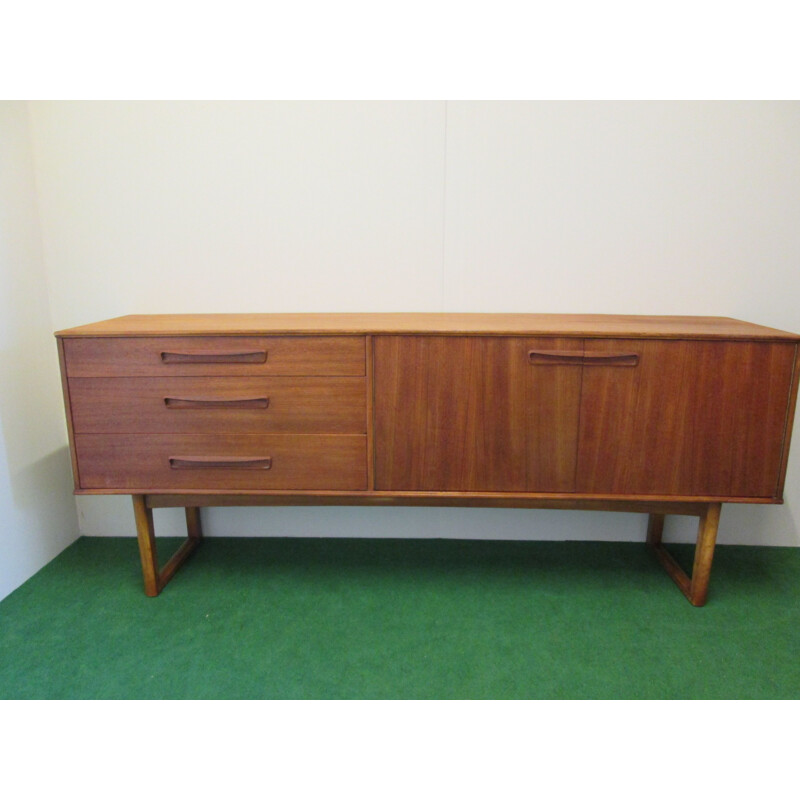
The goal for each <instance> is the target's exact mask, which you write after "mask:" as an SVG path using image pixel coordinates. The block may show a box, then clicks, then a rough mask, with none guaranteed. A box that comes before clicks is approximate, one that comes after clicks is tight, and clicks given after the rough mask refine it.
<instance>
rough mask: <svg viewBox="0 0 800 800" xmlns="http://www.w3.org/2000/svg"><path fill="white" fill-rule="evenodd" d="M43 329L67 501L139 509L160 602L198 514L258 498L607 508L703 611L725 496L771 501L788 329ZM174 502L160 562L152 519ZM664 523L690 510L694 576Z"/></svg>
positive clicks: (529, 321) (267, 321)
mask: <svg viewBox="0 0 800 800" xmlns="http://www.w3.org/2000/svg"><path fill="white" fill-rule="evenodd" d="M57 336H58V341H59V348H60V356H61V366H62V376H63V382H64V396H65V402H66V407H67V422H68V428H69V433H70V446H71V452H72V459H73V469H74V475H75V489H76V492H78V493H123V494H131V495H133V496H134V507H135V510H136V517H137V523H138V527H139V535H140V545H141V549H142V559H143V566H144V569H145V583H146V588H147V591H148V593H150V594H157V593H158V592H159V591H160V589H161V588H162V587H163V585H164V584H165V583H166V581H167V580H169V578H170V577H171V576H172V574H173V573H174V571H175V570H176V569H177V566H178V565H179V564H180V563H181V562H182V560H183V559H184V558H185V557H186V555H188V553H189V552H190V551H191V549H192V548H193V547H194V546H196V544H197V542H198V541H199V538H200V522H199V513H198V512H197V509H198V508H200V507H202V506H207V505H219V504H222V505H230V504H272V503H352V504H355V503H358V504H370V503H372V504H387V503H403V504H407V503H414V504H447V505H460V504H465V505H488V506H492V505H494V506H522V507H571V508H602V509H609V510H641V511H645V512H648V513H650V524H649V529H648V541H649V542H650V544H651V545H652V546H653V548H654V550H655V551H656V553H657V555H658V556H659V558H660V559H661V560H662V563H664V565H665V566H666V567H667V569H668V570H669V571H670V574H671V575H672V576H673V578H675V580H676V582H678V584H679V585H680V586H681V588H682V589H683V590H684V592H685V593H686V594H687V596H689V598H690V600H692V602H694V603H695V604H701V603H702V602H704V600H705V591H706V588H707V582H708V571H709V569H710V558H711V553H712V552H713V540H714V536H715V534H716V520H718V516H719V504H720V503H722V502H761V503H769V502H781V499H782V492H783V484H784V479H785V471H786V463H787V457H788V447H789V441H790V436H791V428H792V420H793V415H794V406H795V402H796V395H797V383H798V368H797V364H798V342H799V341H800V337H798V336H796V335H794V334H790V333H785V332H782V331H776V330H773V329H770V328H764V327H761V326H757V325H751V324H749V323H744V322H739V321H737V320H730V319H716V318H693V317H660V318H659V317H620V316H613V317H611V316H610V317H602V316H568V315H481V314H475V315H456V314H386V315H381V314H364V315H359V314H346V315H205V316H204V315H187V316H180V315H178V316H161V317H159V316H153V317H122V318H119V319H116V320H108V321H106V322H101V323H95V324H92V325H87V326H83V327H81V328H73V329H70V330H67V331H61V332H60V333H59V334H57ZM164 505H178V506H183V507H185V508H186V509H187V521H188V523H189V533H190V536H189V540H188V544H187V546H186V547H185V548H183V549H182V550H181V551H179V553H178V554H177V557H176V558H175V559H173V560H171V561H170V562H169V563H168V564H167V566H166V567H164V569H162V570H159V569H158V565H157V558H156V556H155V540H154V538H153V531H152V511H151V509H152V508H153V507H157V506H164ZM665 513H689V514H695V515H696V516H698V517H699V519H700V527H699V534H698V548H697V553H698V556H697V558H698V561H697V562H696V564H695V570H694V573H693V575H692V577H691V578H690V577H689V576H687V575H685V573H682V571H680V569H679V568H678V567H677V565H675V564H674V562H673V561H672V560H671V558H670V557H669V556H668V554H667V553H666V551H665V550H664V548H663V547H662V546H661V543H660V531H661V525H662V524H663V515H664V514H665Z"/></svg>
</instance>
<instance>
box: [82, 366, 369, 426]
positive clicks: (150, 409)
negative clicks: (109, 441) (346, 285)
mask: <svg viewBox="0 0 800 800" xmlns="http://www.w3.org/2000/svg"><path fill="white" fill-rule="evenodd" d="M366 391H367V390H366V378H305V377H303V378H258V377H241V378H220V377H206V378H189V377H176V378H70V379H69V394H70V403H71V406H72V426H73V429H74V431H75V433H78V434H79V433H198V434H199V433H208V432H214V433H253V434H256V433H365V432H366V429H367V397H366Z"/></svg>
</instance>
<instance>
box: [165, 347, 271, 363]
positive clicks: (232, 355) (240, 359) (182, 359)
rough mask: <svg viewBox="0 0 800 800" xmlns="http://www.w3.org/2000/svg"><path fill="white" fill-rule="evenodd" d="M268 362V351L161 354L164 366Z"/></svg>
mask: <svg viewBox="0 0 800 800" xmlns="http://www.w3.org/2000/svg"><path fill="white" fill-rule="evenodd" d="M266 360H267V351H266V350H248V351H247V352H240V351H236V352H227V353H226V352H224V351H219V350H216V351H199V350H198V351H195V352H192V353H170V352H163V353H161V361H162V362H163V363H164V364H263V363H264V362H265V361H266Z"/></svg>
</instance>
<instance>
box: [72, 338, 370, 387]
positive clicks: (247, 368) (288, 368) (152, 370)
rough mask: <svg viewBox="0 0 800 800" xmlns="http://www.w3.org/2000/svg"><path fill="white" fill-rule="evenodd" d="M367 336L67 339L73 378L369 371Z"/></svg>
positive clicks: (336, 373) (349, 373)
mask: <svg viewBox="0 0 800 800" xmlns="http://www.w3.org/2000/svg"><path fill="white" fill-rule="evenodd" d="M365 353H366V349H365V340H364V337H363V336H164V337H155V336H154V337H151V336H143V337H127V338H113V337H109V338H104V337H98V338H74V339H65V340H64V354H65V361H66V369H67V376H68V377H70V378H102V377H138V376H152V377H163V376H168V375H187V376H190V375H364V374H366V370H365V365H366V358H365Z"/></svg>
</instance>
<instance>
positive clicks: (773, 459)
mask: <svg viewBox="0 0 800 800" xmlns="http://www.w3.org/2000/svg"><path fill="white" fill-rule="evenodd" d="M729 346H730V347H734V346H736V347H737V348H739V349H742V350H743V351H744V352H743V353H742V355H741V356H740V357H739V358H738V359H737V362H738V366H737V373H736V378H737V388H738V391H737V397H736V416H735V418H734V424H735V426H736V433H735V436H734V439H733V458H732V465H731V487H730V493H731V494H733V495H742V496H748V495H757V496H777V493H778V488H777V484H778V481H779V477H780V470H781V462H782V455H783V439H784V433H785V429H786V421H787V410H788V409H787V406H788V398H789V395H790V390H791V383H792V374H793V367H794V357H795V346H794V345H791V344H764V343H758V342H751V343H748V344H746V345H729Z"/></svg>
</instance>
